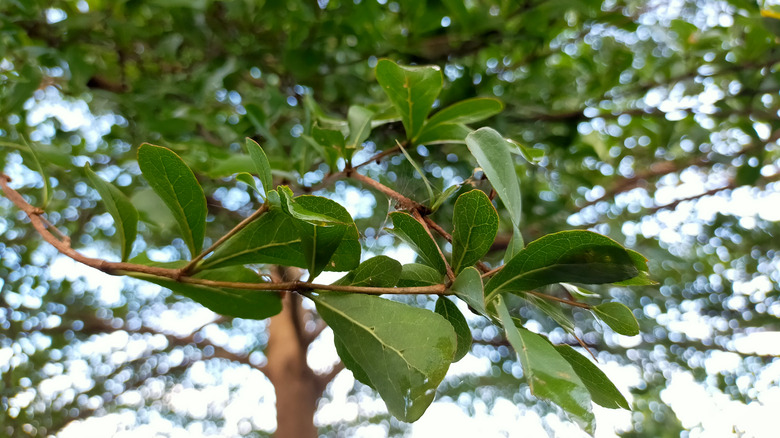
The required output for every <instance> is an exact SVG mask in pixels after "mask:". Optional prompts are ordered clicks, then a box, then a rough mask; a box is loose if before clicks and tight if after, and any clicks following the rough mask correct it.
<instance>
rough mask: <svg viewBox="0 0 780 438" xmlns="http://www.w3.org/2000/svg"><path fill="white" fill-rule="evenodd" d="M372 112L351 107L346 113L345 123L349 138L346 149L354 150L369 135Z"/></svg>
mask: <svg viewBox="0 0 780 438" xmlns="http://www.w3.org/2000/svg"><path fill="white" fill-rule="evenodd" d="M373 117H374V112H373V111H371V110H369V109H368V108H364V107H362V106H357V105H352V106H350V107H349V111H347V123H348V124H349V137H348V138H347V143H346V147H347V149H356V148H357V147H358V146H360V145H361V144H363V142H364V141H365V140H366V139H367V138H368V136H369V134H371V120H372V119H373Z"/></svg>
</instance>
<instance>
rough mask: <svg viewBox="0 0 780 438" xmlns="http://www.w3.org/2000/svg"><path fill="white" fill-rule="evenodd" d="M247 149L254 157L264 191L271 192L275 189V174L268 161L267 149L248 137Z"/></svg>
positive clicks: (256, 170) (253, 160)
mask: <svg viewBox="0 0 780 438" xmlns="http://www.w3.org/2000/svg"><path fill="white" fill-rule="evenodd" d="M246 149H247V151H248V152H249V156H250V157H251V158H252V162H254V164H255V172H256V173H257V176H259V177H260V182H261V183H262V184H263V191H264V193H268V192H270V191H271V190H273V189H274V187H273V176H272V175H271V164H270V163H269V162H268V157H267V156H266V155H265V151H263V148H262V147H260V145H259V144H257V142H256V141H254V140H252V139H251V138H247V139H246Z"/></svg>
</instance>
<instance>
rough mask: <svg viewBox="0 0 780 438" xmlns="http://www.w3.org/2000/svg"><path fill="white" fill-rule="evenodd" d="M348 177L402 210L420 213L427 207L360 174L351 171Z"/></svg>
mask: <svg viewBox="0 0 780 438" xmlns="http://www.w3.org/2000/svg"><path fill="white" fill-rule="evenodd" d="M347 176H348V177H350V178H352V179H354V180H355V181H358V182H360V183H362V184H363V185H366V186H368V187H371V188H372V189H374V190H376V191H378V192H381V193H382V194H384V195H385V196H387V197H388V198H390V199H392V200H394V201H396V202H397V203H398V206H399V207H400V208H402V209H404V210H410V211H414V210H421V211H427V210H428V209H427V207H425V206H424V205H422V204H420V203H419V202H417V201H413V200H411V199H409V198H407V197H406V196H404V195H402V194H400V193H398V192H396V191H395V190H393V189H391V188H390V187H387V186H386V185H384V184H382V183H380V182H379V181H374V180H373V179H371V178H369V177H367V176H366V175H363V174H361V173H358V172H355V171H354V169H353V171H351V172H349V174H348V175H347Z"/></svg>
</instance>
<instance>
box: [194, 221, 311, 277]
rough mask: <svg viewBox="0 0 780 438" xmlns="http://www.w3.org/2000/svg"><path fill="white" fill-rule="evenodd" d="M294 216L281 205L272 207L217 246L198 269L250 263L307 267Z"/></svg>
mask: <svg viewBox="0 0 780 438" xmlns="http://www.w3.org/2000/svg"><path fill="white" fill-rule="evenodd" d="M294 220H295V219H293V218H292V217H291V216H290V215H288V214H285V213H284V212H283V211H282V210H281V209H280V208H278V207H271V208H270V209H269V210H268V211H267V212H265V213H264V214H263V215H261V216H260V217H259V218H257V219H255V220H254V221H252V222H250V223H249V224H248V225H247V226H246V227H244V228H243V229H242V230H241V231H239V232H238V233H236V234H235V235H234V236H233V237H231V238H229V239H228V240H226V241H225V242H224V243H223V244H222V245H220V246H219V247H217V249H216V250H214V252H213V253H212V254H211V255H210V256H209V257H208V258H206V259H204V260H203V261H202V262H201V264H200V266H199V268H198V269H214V268H220V267H223V266H232V265H243V264H249V263H269V264H278V265H284V266H297V267H305V266H306V261H305V260H304V258H303V253H302V252H301V238H300V236H299V235H298V231H297V230H296V228H295V225H294V223H293V222H294Z"/></svg>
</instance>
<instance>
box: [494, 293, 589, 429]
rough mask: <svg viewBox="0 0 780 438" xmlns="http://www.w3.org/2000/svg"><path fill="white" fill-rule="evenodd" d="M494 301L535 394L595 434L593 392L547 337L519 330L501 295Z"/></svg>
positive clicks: (508, 337)
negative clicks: (591, 392) (590, 391)
mask: <svg viewBox="0 0 780 438" xmlns="http://www.w3.org/2000/svg"><path fill="white" fill-rule="evenodd" d="M494 302H495V307H496V311H497V313H498V316H499V319H500V320H501V324H502V325H503V326H504V332H505V333H506V337H507V340H508V341H509V343H510V344H511V345H512V348H514V349H515V351H516V352H517V355H518V357H519V358H520V363H521V364H522V366H523V373H524V374H525V379H526V381H527V382H528V386H529V387H530V388H531V393H532V394H533V395H535V396H537V397H541V398H545V399H548V400H551V401H553V402H555V403H556V404H557V405H558V406H560V407H562V408H563V409H564V410H565V411H566V412H568V413H569V414H571V415H572V416H573V417H574V419H575V420H577V422H578V423H580V425H581V426H583V427H584V428H585V429H586V430H587V431H588V432H592V430H593V423H594V417H593V412H592V411H591V399H590V393H589V392H588V389H587V388H586V387H585V385H584V384H583V382H582V380H580V378H579V376H578V375H577V373H576V372H575V371H574V369H573V368H572V366H571V365H570V364H569V362H568V361H566V359H564V358H563V357H562V356H561V355H560V354H559V353H558V352H557V351H556V350H555V348H554V347H553V346H552V345H551V344H550V343H549V342H548V341H547V340H546V339H545V338H543V337H541V336H540V335H537V334H536V333H533V332H531V331H528V330H526V329H524V328H523V327H517V326H516V325H515V323H514V321H513V320H512V317H511V316H510V315H509V310H508V309H507V308H506V304H504V300H503V298H502V297H501V296H498V297H497V298H496V300H495V301H494Z"/></svg>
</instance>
